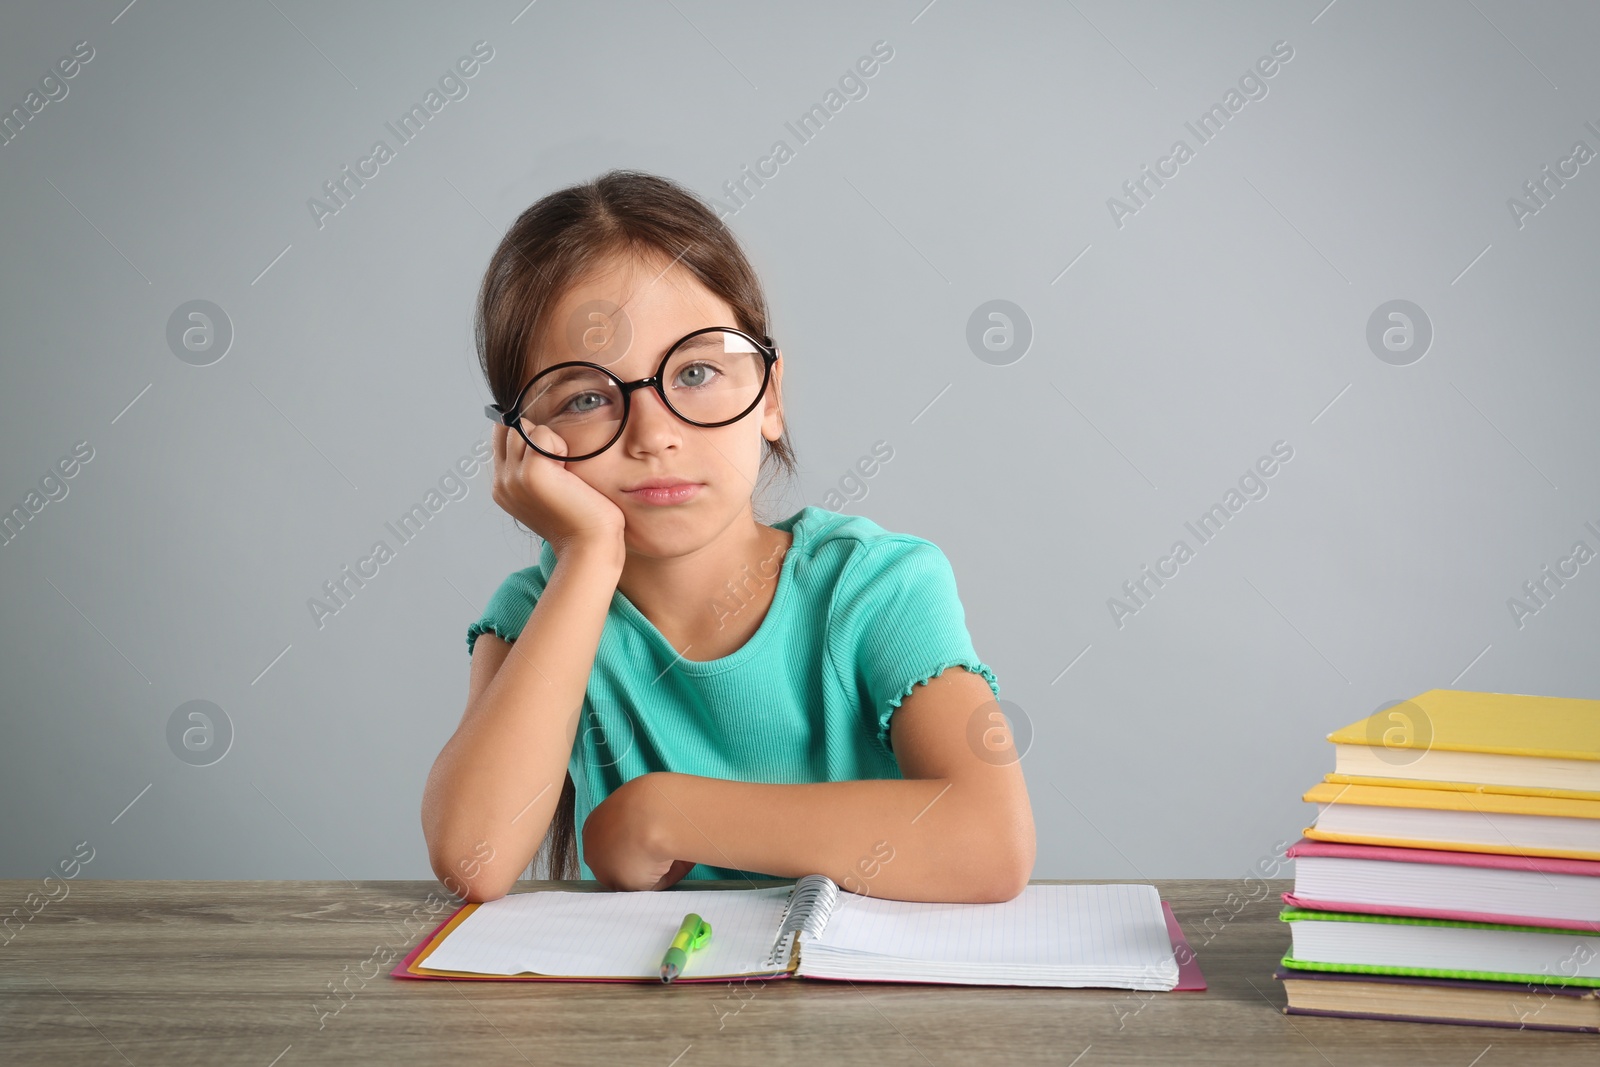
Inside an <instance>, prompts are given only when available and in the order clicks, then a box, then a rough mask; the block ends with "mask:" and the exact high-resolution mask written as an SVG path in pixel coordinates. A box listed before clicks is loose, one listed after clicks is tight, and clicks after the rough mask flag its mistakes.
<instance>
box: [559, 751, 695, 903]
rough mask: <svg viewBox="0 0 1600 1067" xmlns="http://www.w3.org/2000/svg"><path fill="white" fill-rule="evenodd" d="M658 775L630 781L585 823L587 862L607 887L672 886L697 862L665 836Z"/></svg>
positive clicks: (584, 850) (585, 859) (643, 776)
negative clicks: (685, 856) (673, 849)
mask: <svg viewBox="0 0 1600 1067" xmlns="http://www.w3.org/2000/svg"><path fill="white" fill-rule="evenodd" d="M651 778H652V775H650V774H643V775H640V776H639V777H637V778H634V779H631V780H630V781H627V782H624V783H623V784H622V785H621V786H620V787H618V788H617V790H616V791H615V792H613V793H612V794H611V795H610V796H608V797H606V799H605V800H603V801H601V802H600V804H599V805H598V806H597V807H596V808H595V809H594V811H592V812H590V813H589V817H588V818H587V819H586V820H584V823H583V860H584V862H585V863H587V864H588V865H589V869H590V870H592V871H593V872H594V876H595V878H596V879H598V880H599V882H600V884H601V885H604V886H605V887H606V888H607V889H612V890H624V891H633V890H641V889H667V888H669V887H671V886H673V885H676V884H677V883H678V882H679V881H680V880H682V878H683V876H684V875H686V874H688V873H689V869H690V868H691V867H693V866H694V861H692V860H682V859H678V858H676V857H675V856H673V854H672V853H671V852H670V851H669V850H668V847H667V844H666V842H665V841H664V840H663V833H662V831H663V829H664V827H663V825H662V819H661V817H660V816H659V814H658V807H659V804H660V802H661V798H660V796H659V795H658V794H657V793H656V791H655V787H654V785H653V783H652V782H651V781H650V779H651Z"/></svg>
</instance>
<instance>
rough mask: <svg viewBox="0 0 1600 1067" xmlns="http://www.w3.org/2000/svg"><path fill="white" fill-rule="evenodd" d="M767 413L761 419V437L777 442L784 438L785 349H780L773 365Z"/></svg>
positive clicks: (766, 406) (766, 407)
mask: <svg viewBox="0 0 1600 1067" xmlns="http://www.w3.org/2000/svg"><path fill="white" fill-rule="evenodd" d="M764 407H765V413H764V414H763V416H762V419H761V436H762V437H764V438H766V439H767V440H768V441H776V440H778V438H780V437H782V436H783V349H781V348H780V349H778V359H777V361H776V362H775V363H773V364H772V381H771V382H769V383H768V385H767V397H766V402H765V404H764Z"/></svg>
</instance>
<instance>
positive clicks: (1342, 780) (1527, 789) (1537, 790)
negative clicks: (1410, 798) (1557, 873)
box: [1322, 771, 1600, 800]
mask: <svg viewBox="0 0 1600 1067" xmlns="http://www.w3.org/2000/svg"><path fill="white" fill-rule="evenodd" d="M1322 780H1323V781H1324V782H1332V783H1333V784H1334V785H1386V786H1398V787H1400V788H1404V789H1453V790H1456V791H1457V792H1463V793H1522V794H1525V795H1527V796H1536V797H1566V798H1567V799H1569V800H1600V791H1595V790H1591V789H1547V788H1544V787H1542V786H1536V785H1527V786H1518V785H1495V784H1493V783H1488V782H1429V781H1426V780H1424V779H1420V778H1379V777H1376V776H1368V775H1363V774H1338V773H1335V772H1333V771H1329V772H1328V773H1327V774H1324V775H1323V776H1322Z"/></svg>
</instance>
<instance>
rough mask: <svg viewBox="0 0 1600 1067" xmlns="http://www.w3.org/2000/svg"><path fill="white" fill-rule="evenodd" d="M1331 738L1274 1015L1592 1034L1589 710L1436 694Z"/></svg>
mask: <svg viewBox="0 0 1600 1067" xmlns="http://www.w3.org/2000/svg"><path fill="white" fill-rule="evenodd" d="M1328 740H1330V741H1332V742H1333V743H1334V745H1335V746H1336V747H1335V751H1336V752H1337V757H1336V760H1335V770H1334V773H1332V774H1328V775H1326V776H1325V777H1324V780H1323V781H1322V782H1321V783H1320V784H1318V785H1317V786H1315V787H1314V788H1312V789H1311V790H1310V792H1308V793H1306V794H1305V799H1306V800H1307V801H1310V802H1312V803H1315V804H1317V805H1318V806H1319V810H1318V814H1317V817H1316V821H1315V823H1314V824H1313V825H1312V826H1310V827H1308V828H1307V829H1306V830H1305V831H1304V834H1305V836H1304V837H1303V838H1302V839H1301V840H1300V841H1299V842H1297V843H1296V844H1295V845H1294V846H1293V847H1291V848H1290V849H1289V851H1288V855H1289V856H1290V857H1292V858H1293V859H1294V860H1295V880H1294V891H1293V892H1292V893H1285V894H1284V897H1283V899H1284V903H1285V905H1286V907H1285V908H1284V910H1283V911H1282V912H1281V913H1280V914H1279V916H1278V917H1279V918H1280V919H1282V920H1283V921H1284V922H1286V923H1288V924H1289V929H1290V931H1291V935H1292V947H1291V948H1290V950H1289V953H1288V954H1287V955H1285V956H1284V957H1283V959H1282V961H1281V962H1282V966H1281V967H1279V969H1278V971H1277V973H1276V975H1275V976H1274V977H1276V978H1278V979H1279V980H1280V981H1282V982H1283V986H1284V991H1285V993H1286V995H1287V998H1288V1007H1287V1008H1285V1009H1284V1010H1285V1011H1286V1012H1288V1013H1291V1014H1304V1015H1326V1016H1339V1017H1350V1018H1362V1019H1405V1020H1412V1021H1419V1022H1439V1023H1465V1024H1470V1025H1478V1026H1506V1027H1515V1028H1526V1029H1538V1030H1578V1031H1585V1032H1589V1033H1600V700H1572V699H1566V698H1559V697H1537V696H1518V695H1515V694H1509V693H1472V692H1463V691H1458V690H1449V689H1434V690H1430V691H1429V692H1426V693H1423V694H1422V695H1421V696H1419V697H1416V698H1414V699H1412V700H1408V701H1404V702H1402V703H1400V704H1397V705H1395V706H1394V707H1390V708H1386V709H1384V710H1383V711H1380V712H1379V713H1377V714H1376V715H1373V716H1371V717H1369V718H1367V719H1363V720H1362V721H1360V722H1357V723H1353V724H1351V725H1350V726H1346V727H1345V728H1344V729H1342V730H1338V731H1336V732H1334V733H1332V734H1329V735H1328Z"/></svg>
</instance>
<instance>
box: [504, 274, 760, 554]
mask: <svg viewBox="0 0 1600 1067" xmlns="http://www.w3.org/2000/svg"><path fill="white" fill-rule="evenodd" d="M670 263H671V261H670V260H668V259H666V258H665V257H661V256H652V257H651V258H648V259H636V258H634V257H622V258H619V259H617V260H614V261H613V262H612V263H611V264H610V265H609V266H607V267H604V268H601V269H600V270H598V271H596V272H594V273H593V274H591V275H590V276H589V277H587V278H582V279H579V281H577V282H576V283H575V284H574V285H572V286H571V287H570V288H569V289H568V291H567V292H566V293H564V294H563V295H562V297H561V299H560V300H559V301H558V302H557V304H556V306H555V309H554V312H555V313H554V315H553V316H552V317H551V318H550V319H549V320H548V321H549V323H550V327H549V329H547V330H546V331H545V337H544V338H543V341H542V343H541V344H540V345H539V349H538V351H537V352H536V353H535V354H534V355H533V357H532V358H531V359H530V360H529V367H528V369H527V371H526V373H525V374H524V376H523V379H522V380H523V382H527V381H528V380H529V379H531V378H532V377H533V375H534V374H536V373H538V371H539V370H540V369H542V368H544V367H548V366H551V365H553V364H556V363H561V362H564V361H567V360H585V361H587V362H590V363H596V364H598V365H600V366H602V367H604V368H605V369H606V370H608V371H610V372H611V373H612V374H615V375H616V376H617V377H618V378H620V379H622V380H623V381H624V382H632V381H637V380H638V379H640V378H643V377H646V376H647V375H651V374H654V373H656V371H657V369H658V368H659V367H660V365H661V359H662V357H663V356H665V355H666V352H667V349H668V348H669V347H671V346H672V344H673V343H674V342H675V341H677V340H679V339H680V338H682V337H683V336H684V335H685V334H689V333H692V332H693V331H695V330H698V329H701V328H703V327H706V326H734V327H739V321H738V318H737V316H736V315H735V314H734V312H733V308H732V307H730V306H729V305H728V303H727V302H726V301H724V300H723V299H722V298H720V297H718V296H717V295H715V294H714V293H712V292H711V291H710V290H709V289H707V288H706V287H705V286H704V285H702V284H701V283H700V282H699V280H698V279H696V278H695V277H694V276H693V275H692V274H691V273H690V272H689V271H688V270H686V269H685V268H683V267H681V266H677V265H669V264H670ZM740 328H742V327H740ZM782 374H783V360H782V358H781V356H780V358H779V360H778V362H776V363H774V364H773V367H772V380H771V381H770V382H768V384H767V391H766V393H765V395H764V396H763V397H762V399H761V403H759V404H757V405H756V407H755V410H753V411H751V412H750V413H749V414H748V415H746V416H745V417H744V418H742V419H740V420H739V421H738V422H733V423H729V424H728V425H726V426H716V427H710V428H707V427H701V426H692V425H690V424H689V423H687V422H684V421H683V420H682V419H680V418H678V416H677V415H675V414H673V412H672V411H671V410H670V409H669V408H668V407H667V406H666V405H665V404H663V403H662V401H661V397H660V396H659V395H657V393H656V391H655V390H654V389H649V388H645V389H636V390H634V392H633V394H632V399H631V405H630V410H629V414H628V422H627V425H626V426H625V427H624V428H623V431H622V435H621V436H620V437H618V438H617V441H616V443H615V444H613V445H612V446H611V447H610V448H608V449H606V451H604V452H602V453H600V454H599V455H598V456H595V457H593V458H592V459H585V460H580V461H578V462H576V463H573V464H571V465H569V466H568V467H567V469H568V470H569V471H572V472H573V473H574V474H576V475H577V476H578V477H579V478H581V479H583V481H585V482H587V483H588V484H589V485H590V486H592V487H593V488H595V489H596V490H598V491H599V492H600V493H602V494H603V495H604V496H605V497H606V498H607V499H609V500H610V501H611V502H612V503H614V504H616V505H617V507H618V508H620V509H621V510H622V513H623V516H624V518H625V519H626V521H627V526H626V532H625V541H626V544H627V547H628V549H629V550H630V551H631V552H635V553H639V554H642V555H645V556H650V557H654V558H669V557H675V556H682V555H686V554H688V553H690V552H693V551H695V550H697V549H700V548H703V547H704V546H706V545H707V544H709V543H711V542H712V541H713V540H715V539H716V538H717V537H718V535H720V534H721V533H722V532H723V531H725V530H727V529H728V528H729V527H730V526H731V525H732V524H733V523H734V522H735V521H736V520H738V519H739V518H740V516H743V515H748V514H749V512H750V509H751V496H752V494H753V493H754V491H755V486H756V478H757V475H758V473H759V470H760V466H761V448H762V444H761V442H762V439H763V438H765V439H766V440H769V441H775V440H777V439H778V438H779V437H780V436H782V434H783V416H782V412H781V408H780V399H779V397H780V394H779V386H780V385H781V382H782ZM670 384H671V383H668V385H669V387H670ZM658 478H670V479H674V480H682V481H686V482H691V483H695V484H697V485H698V486H699V488H698V489H697V490H695V491H694V492H693V493H692V494H691V495H690V496H689V497H688V498H687V499H686V500H682V501H680V502H677V503H667V504H658V503H652V502H650V501H649V500H647V499H645V498H644V497H643V495H642V494H639V493H637V492H633V491H631V490H635V489H636V488H637V487H638V486H639V485H640V483H642V482H645V481H646V480H650V479H658Z"/></svg>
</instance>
